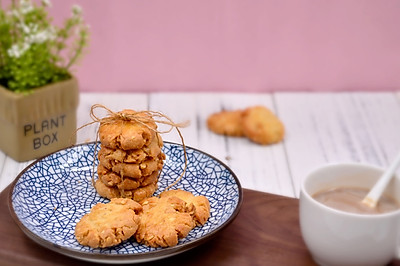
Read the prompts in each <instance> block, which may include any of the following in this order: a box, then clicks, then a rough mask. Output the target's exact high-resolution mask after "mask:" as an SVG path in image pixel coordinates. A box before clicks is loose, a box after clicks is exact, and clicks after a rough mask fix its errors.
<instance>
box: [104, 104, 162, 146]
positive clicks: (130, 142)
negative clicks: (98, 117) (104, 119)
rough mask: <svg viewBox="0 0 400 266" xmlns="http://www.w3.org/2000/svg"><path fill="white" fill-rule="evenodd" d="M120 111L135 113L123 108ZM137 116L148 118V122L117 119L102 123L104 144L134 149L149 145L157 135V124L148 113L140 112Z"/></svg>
mask: <svg viewBox="0 0 400 266" xmlns="http://www.w3.org/2000/svg"><path fill="white" fill-rule="evenodd" d="M119 113H122V114H134V113H135V112H134V111H133V110H123V111H121V112H119ZM137 116H139V117H141V118H143V119H147V120H148V121H147V122H144V123H138V122H136V121H133V120H116V121H114V122H110V123H101V124H100V128H99V137H100V142H101V144H102V145H104V146H106V147H108V148H111V149H122V150H134V149H140V148H142V147H143V146H145V145H149V144H150V143H151V142H152V141H153V138H154V137H155V136H156V133H155V130H156V129H157V125H156V123H155V122H154V120H153V119H152V118H151V117H150V116H149V115H147V114H144V113H138V114H137Z"/></svg>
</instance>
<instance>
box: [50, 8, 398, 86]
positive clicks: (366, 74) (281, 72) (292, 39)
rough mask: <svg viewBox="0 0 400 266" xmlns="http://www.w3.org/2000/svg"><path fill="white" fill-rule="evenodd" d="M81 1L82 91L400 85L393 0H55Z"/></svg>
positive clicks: (62, 12) (59, 11)
mask: <svg viewBox="0 0 400 266" xmlns="http://www.w3.org/2000/svg"><path fill="white" fill-rule="evenodd" d="M52 3H53V7H52V9H51V10H52V11H51V12H52V14H55V16H57V20H58V19H59V18H64V17H65V16H67V15H68V14H69V13H70V7H71V6H72V4H75V3H77V4H79V5H81V6H82V7H83V10H84V16H85V19H86V21H87V22H88V23H89V24H90V26H91V33H92V37H91V46H90V52H89V53H88V54H87V56H86V57H85V58H84V60H83V61H82V62H81V65H80V66H79V67H78V68H77V73H76V75H77V76H78V78H79V80H80V83H81V90H82V91H140V92H141V91H198V90H203V91H256V92H261V91H276V90H285V91H295V90H302V91H304V90H318V91H341V90H393V89H396V90H398V89H400V1H398V0H381V1H377V0H358V1H356V0H354V1H348V0H327V1H321V0H264V1H262V0H252V1H246V0H198V1H196V0H145V1H143V0H118V1H117V0H92V1H89V0H63V1H58V0H57V1H56V0H53V1H52Z"/></svg>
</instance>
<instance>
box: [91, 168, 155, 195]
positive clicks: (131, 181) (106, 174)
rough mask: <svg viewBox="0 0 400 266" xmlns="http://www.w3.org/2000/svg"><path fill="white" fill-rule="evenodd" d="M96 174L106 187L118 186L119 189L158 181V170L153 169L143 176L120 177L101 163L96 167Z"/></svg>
mask: <svg viewBox="0 0 400 266" xmlns="http://www.w3.org/2000/svg"><path fill="white" fill-rule="evenodd" d="M97 174H98V176H99V179H100V180H101V182H103V183H104V184H105V185H106V186H108V187H115V186H116V187H118V188H119V189H127V190H130V189H135V188H138V187H141V186H142V187H144V186H147V185H149V184H151V183H155V182H157V181H158V175H159V174H160V171H159V170H156V171H154V172H153V173H151V174H150V175H147V176H143V177H141V178H131V177H127V176H125V177H121V176H120V175H118V174H117V173H115V172H113V171H111V170H109V169H107V168H105V167H104V166H102V165H101V164H99V165H98V167H97Z"/></svg>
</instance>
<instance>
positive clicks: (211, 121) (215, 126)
mask: <svg viewBox="0 0 400 266" xmlns="http://www.w3.org/2000/svg"><path fill="white" fill-rule="evenodd" d="M242 114H243V111H242V110H235V111H222V112H218V113H214V114H212V115H210V116H209V117H208V119H207V126H208V128H209V129H210V130H211V131H212V132H214V133H217V134H221V135H226V136H233V137H242V136H244V132H243V128H242Z"/></svg>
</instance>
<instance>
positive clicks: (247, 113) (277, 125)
mask: <svg viewBox="0 0 400 266" xmlns="http://www.w3.org/2000/svg"><path fill="white" fill-rule="evenodd" d="M242 125H243V132H244V134H245V135H246V137H247V138H249V139H250V140H252V141H253V142H256V143H259V144H263V145H267V144H272V143H277V142H279V141H281V140H282V139H283V136H284V133H285V128H284V125H283V123H282V122H281V121H280V120H279V119H278V117H276V116H275V115H274V114H273V113H272V112H271V111H270V110H269V109H267V108H266V107H264V106H254V107H249V108H247V109H246V110H244V112H243V116H242Z"/></svg>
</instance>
